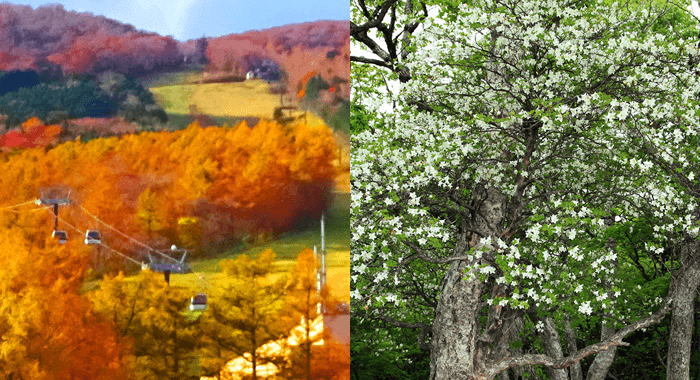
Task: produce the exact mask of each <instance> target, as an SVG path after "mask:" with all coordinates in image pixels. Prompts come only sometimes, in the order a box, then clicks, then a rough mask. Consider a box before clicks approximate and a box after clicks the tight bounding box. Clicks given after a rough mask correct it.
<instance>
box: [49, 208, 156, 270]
mask: <svg viewBox="0 0 700 380" xmlns="http://www.w3.org/2000/svg"><path fill="white" fill-rule="evenodd" d="M58 219H59V220H60V221H61V222H63V224H65V225H67V226H68V227H70V228H72V229H74V230H75V231H77V232H79V233H80V234H81V235H84V234H85V232H84V231H81V230H80V229H79V228H78V227H75V226H74V225H72V224H70V223H68V222H66V221H65V220H64V219H63V218H58ZM99 244H100V245H101V246H103V247H106V248H107V249H109V250H110V251H112V252H114V253H116V254H118V255H120V256H122V257H123V258H125V259H127V260H129V261H131V262H133V263H134V264H136V265H138V266H143V263H141V262H139V261H137V260H134V259H132V258H131V257H129V256H127V255H125V254H123V253H121V252H119V251H117V250H116V249H114V248H112V247H110V246H108V245H107V244H105V243H99Z"/></svg>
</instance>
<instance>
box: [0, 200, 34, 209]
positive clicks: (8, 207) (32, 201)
mask: <svg viewBox="0 0 700 380" xmlns="http://www.w3.org/2000/svg"><path fill="white" fill-rule="evenodd" d="M30 203H33V204H37V203H36V199H33V200H31V201H29V202H24V203H20V204H17V205H14V206H5V207H0V210H7V209H13V208H15V207H20V206H24V205H28V204H30Z"/></svg>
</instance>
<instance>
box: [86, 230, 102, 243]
mask: <svg viewBox="0 0 700 380" xmlns="http://www.w3.org/2000/svg"><path fill="white" fill-rule="evenodd" d="M85 244H102V239H101V238H100V233H99V232H98V231H95V230H87V231H86V232H85Z"/></svg>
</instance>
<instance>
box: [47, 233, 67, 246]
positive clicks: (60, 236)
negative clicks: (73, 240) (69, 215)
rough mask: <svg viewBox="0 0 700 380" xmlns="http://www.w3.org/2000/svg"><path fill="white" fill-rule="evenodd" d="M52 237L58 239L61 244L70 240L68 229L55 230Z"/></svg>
mask: <svg viewBox="0 0 700 380" xmlns="http://www.w3.org/2000/svg"><path fill="white" fill-rule="evenodd" d="M51 237H52V238H54V239H56V240H58V243H59V244H66V242H67V241H68V234H67V233H66V231H60V230H53V233H52V234H51Z"/></svg>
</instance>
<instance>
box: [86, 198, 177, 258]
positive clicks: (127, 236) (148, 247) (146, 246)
mask: <svg viewBox="0 0 700 380" xmlns="http://www.w3.org/2000/svg"><path fill="white" fill-rule="evenodd" d="M78 207H80V208H81V209H82V210H83V212H85V213H86V214H88V215H89V216H90V217H91V218H93V219H95V220H96V221H98V222H100V223H102V224H104V225H105V226H107V227H109V228H110V229H111V230H113V231H115V232H117V233H118V234H120V235H122V236H124V237H125V238H127V239H129V240H131V241H132V242H134V243H136V244H138V245H140V246H142V247H145V248H147V249H148V250H149V251H152V252H155V253H157V254H159V255H161V256H163V257H165V258H168V259H170V260H172V261H174V262H176V263H179V261H178V260H177V259H174V258H172V257H170V256H168V255H166V254H164V253H162V252H160V251H158V250H156V249H154V248H153V247H150V246H148V245H146V244H144V243H142V242H140V241H138V240H136V239H134V238H132V237H131V236H129V235H127V234H125V233H123V232H121V231H119V230H118V229H116V228H114V227H112V226H111V225H109V224H107V223H106V222H103V221H102V220H100V219H99V218H98V217H96V216H94V215H92V214H91V213H90V212H89V211H88V210H86V209H85V207H83V206H82V205H78Z"/></svg>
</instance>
